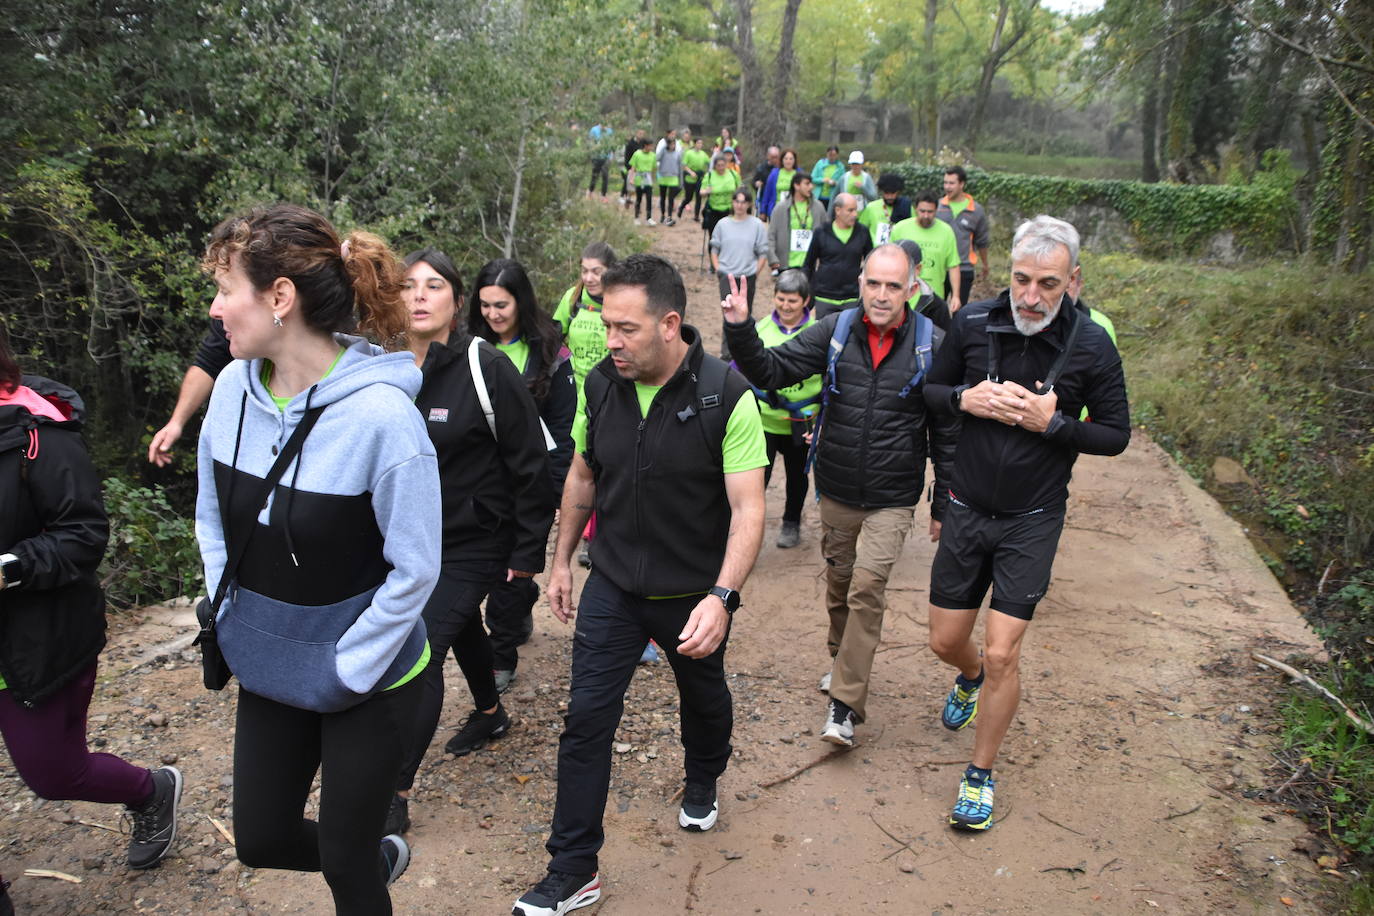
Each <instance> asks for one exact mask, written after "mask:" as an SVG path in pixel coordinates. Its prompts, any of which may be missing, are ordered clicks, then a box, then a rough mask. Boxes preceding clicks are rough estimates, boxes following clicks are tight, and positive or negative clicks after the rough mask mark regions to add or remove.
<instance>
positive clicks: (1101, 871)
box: [1097, 858, 1121, 876]
mask: <svg viewBox="0 0 1374 916" xmlns="http://www.w3.org/2000/svg"><path fill="white" fill-rule="evenodd" d="M1120 861H1121V859H1120V858H1115V859H1111V860H1109V861H1107V862H1103V863H1102V867H1101V868H1099V869H1098V870H1097V874H1098V875H1099V876H1100V875H1101V874H1102V873H1103V872H1104V871H1106V870H1107V866H1108V865H1114V864H1116V863H1117V862H1120Z"/></svg>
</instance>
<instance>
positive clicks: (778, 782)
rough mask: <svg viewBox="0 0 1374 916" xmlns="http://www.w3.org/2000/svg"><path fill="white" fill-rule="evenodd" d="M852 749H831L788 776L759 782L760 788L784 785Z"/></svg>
mask: <svg viewBox="0 0 1374 916" xmlns="http://www.w3.org/2000/svg"><path fill="white" fill-rule="evenodd" d="M852 750H854V748H852V747H842V748H839V749H837V750H833V751H830V752H829V753H827V754H822V755H821V756H819V757H817V758H816V759H815V760H813V761H811V762H810V763H807V764H803V765H802V766H799V767H797V768H796V769H795V770H793V771H792V772H790V773H788V774H787V775H786V776H782V777H779V778H778V779H774V780H772V781H770V782H761V783H759V788H760V789H771V788H773V787H774V786H780V785H782V784H783V783H785V782H787V781H788V780H792V779H796V778H797V777H798V776H800V775H801V774H803V773H805V772H806V771H807V770H809V769H811V768H812V767H814V766H817V765H819V764H822V763H825V762H826V761H827V760H832V759H834V758H836V757H842V756H844V755H845V754H848V753H849V752H850V751H852Z"/></svg>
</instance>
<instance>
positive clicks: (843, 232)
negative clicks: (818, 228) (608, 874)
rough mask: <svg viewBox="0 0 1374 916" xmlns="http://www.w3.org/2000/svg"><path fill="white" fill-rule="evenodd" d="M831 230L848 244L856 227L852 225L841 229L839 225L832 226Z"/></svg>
mask: <svg viewBox="0 0 1374 916" xmlns="http://www.w3.org/2000/svg"><path fill="white" fill-rule="evenodd" d="M830 231H832V232H834V233H835V238H837V239H839V240H840V241H841V242H844V243H845V244H846V245H848V244H849V237H850V236H851V235H853V234H854V227H853V226H850V227H849V228H848V229H841V228H840V227H839V226H831V227H830Z"/></svg>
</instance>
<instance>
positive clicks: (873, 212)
mask: <svg viewBox="0 0 1374 916" xmlns="http://www.w3.org/2000/svg"><path fill="white" fill-rule="evenodd" d="M859 222H861V223H863V224H864V226H866V227H867V228H868V234H869V235H870V236H872V237H873V244H874V245H875V246H877V245H882V244H884V243H886V242H888V241H891V233H892V208H891V207H890V206H888V205H887V201H885V200H883V199H882V198H881V197H880V198H878V199H877V200H871V201H869V202H868V206H866V207H864V208H863V211H862V212H861V213H860V214H859ZM903 222H905V220H903Z"/></svg>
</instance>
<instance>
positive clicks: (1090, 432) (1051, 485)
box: [925, 290, 1131, 515]
mask: <svg viewBox="0 0 1374 916" xmlns="http://www.w3.org/2000/svg"><path fill="white" fill-rule="evenodd" d="M1072 321H1077V322H1078V324H1079V328H1078V339H1077V340H1076V341H1075V343H1074V347H1073V352H1072V353H1070V354H1069V358H1068V361H1067V362H1066V363H1065V364H1064V368H1063V371H1062V372H1061V373H1060V375H1059V379H1058V381H1057V382H1056V383H1055V386H1054V390H1055V393H1056V394H1057V395H1058V396H1059V402H1058V413H1057V414H1056V415H1055V417H1054V419H1053V420H1052V421H1051V423H1050V427H1049V429H1048V430H1046V431H1045V433H1043V434H1042V433H1033V432H1030V431H1028V430H1025V429H1022V428H1021V427H1019V426H1007V425H1006V424H1004V423H999V422H997V421H996V420H984V419H982V418H980V417H975V416H973V415H972V414H967V413H963V412H962V411H961V412H959V416H961V417H963V421H964V422H963V431H962V433H961V435H960V436H959V447H958V451H957V453H956V455H955V458H954V479H953V482H952V484H951V489H952V490H953V492H954V495H955V496H957V497H958V498H959V499H960V501H962V502H964V503H966V504H968V505H970V506H972V507H973V508H974V509H977V510H978V511H980V512H982V513H984V514H998V515H1001V514H1006V515H1017V514H1021V513H1024V512H1030V511H1032V510H1034V509H1043V508H1047V507H1053V506H1059V505H1062V504H1063V503H1064V502H1065V501H1066V500H1067V499H1068V498H1069V478H1070V477H1071V476H1072V473H1073V463H1074V461H1075V460H1076V459H1077V458H1078V454H1079V452H1086V453H1087V454H1089V455H1119V454H1121V453H1122V452H1124V451H1125V450H1126V446H1127V444H1128V443H1129V442H1130V441H1131V414H1130V407H1129V405H1128V404H1127V402H1126V379H1125V375H1124V374H1123V373H1122V371H1121V356H1120V355H1119V354H1118V353H1117V351H1116V346H1115V345H1113V344H1112V340H1111V338H1110V337H1108V336H1107V332H1106V331H1105V330H1103V329H1102V326H1101V325H1099V324H1098V323H1097V322H1095V321H1093V320H1091V319H1090V318H1089V317H1088V316H1087V315H1086V314H1082V313H1080V312H1079V310H1078V309H1076V308H1074V307H1072V305H1070V304H1069V303H1068V300H1067V299H1066V300H1065V304H1063V305H1061V306H1060V309H1059V314H1058V315H1057V316H1055V319H1054V321H1052V322H1050V325H1049V327H1047V328H1045V330H1043V331H1041V332H1040V333H1039V334H1035V335H1033V336H1031V337H1026V336H1025V335H1023V334H1022V333H1021V332H1019V331H1017V330H1016V325H1015V324H1014V323H1013V321H1012V317H1011V297H1010V295H1009V293H1008V291H1006V290H1003V292H1002V294H1001V295H1000V296H998V297H997V298H996V299H987V300H985V301H983V302H975V303H972V304H971V305H968V306H965V307H964V308H962V309H960V310H959V312H958V313H957V314H956V315H955V316H954V322H953V324H952V325H951V326H950V329H949V332H948V334H946V335H945V341H944V346H942V347H941V348H940V350H939V351H938V352H937V353H936V355H935V366H934V368H932V369H931V372H930V378H929V380H928V381H927V383H926V390H925V396H926V403H927V404H928V405H930V408H931V410H933V411H938V412H940V413H943V414H951V413H953V412H954V410H955V408H954V405H953V401H952V395H953V391H954V388H955V386H958V385H969V386H973V385H976V384H978V383H979V382H981V381H982V380H983V379H985V378H987V377H988V370H989V364H988V356H989V339H990V337H991V336H993V335H996V336H997V338H998V340H999V342H1000V345H999V350H1000V357H999V360H998V373H997V374H998V376H999V377H1000V379H1001V380H1002V381H1013V382H1016V383H1017V384H1019V385H1022V386H1024V387H1025V388H1028V389H1030V390H1031V391H1034V390H1036V387H1035V386H1036V383H1037V382H1040V381H1043V380H1044V379H1045V377H1046V375H1047V374H1048V373H1049V371H1050V368H1051V367H1052V366H1053V365H1054V362H1055V360H1056V359H1057V358H1058V356H1059V354H1060V353H1062V352H1063V351H1064V345H1065V343H1066V341H1067V335H1068V331H1069V327H1070V322H1072ZM1085 406H1086V407H1087V408H1088V413H1089V415H1090V416H1091V417H1092V420H1091V422H1086V423H1085V422H1082V421H1080V420H1079V419H1078V416H1079V414H1080V412H1081V411H1082V409H1083V408H1084V407H1085Z"/></svg>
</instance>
